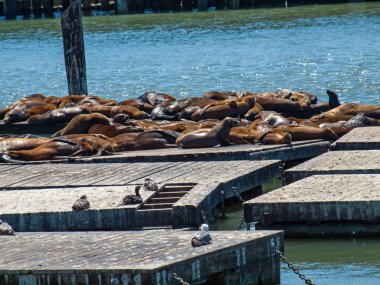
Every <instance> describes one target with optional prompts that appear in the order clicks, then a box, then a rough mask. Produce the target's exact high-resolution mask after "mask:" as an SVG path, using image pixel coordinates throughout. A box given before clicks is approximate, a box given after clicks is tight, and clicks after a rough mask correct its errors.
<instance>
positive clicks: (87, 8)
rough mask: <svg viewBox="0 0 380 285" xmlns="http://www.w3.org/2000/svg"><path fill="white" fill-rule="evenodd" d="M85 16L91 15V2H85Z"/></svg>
mask: <svg viewBox="0 0 380 285" xmlns="http://www.w3.org/2000/svg"><path fill="white" fill-rule="evenodd" d="M82 4H83V14H85V15H90V14H91V0H83V1H82Z"/></svg>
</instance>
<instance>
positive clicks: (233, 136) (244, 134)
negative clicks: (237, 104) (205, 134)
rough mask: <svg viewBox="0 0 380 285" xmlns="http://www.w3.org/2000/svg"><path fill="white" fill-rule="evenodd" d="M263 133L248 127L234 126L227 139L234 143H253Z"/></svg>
mask: <svg viewBox="0 0 380 285" xmlns="http://www.w3.org/2000/svg"><path fill="white" fill-rule="evenodd" d="M260 135H261V133H260V132H258V131H255V130H253V129H249V128H247V127H233V128H232V129H231V131H230V133H229V134H228V135H227V141H228V142H229V143H232V144H253V143H255V142H256V141H257V139H258V138H259V137H260Z"/></svg>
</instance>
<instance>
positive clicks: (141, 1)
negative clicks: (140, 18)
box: [135, 0, 145, 12]
mask: <svg viewBox="0 0 380 285" xmlns="http://www.w3.org/2000/svg"><path fill="white" fill-rule="evenodd" d="M144 2H145V1H144V0H136V1H135V5H136V10H137V11H139V12H144V9H145V3H144Z"/></svg>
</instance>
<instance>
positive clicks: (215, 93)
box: [203, 91, 238, 101]
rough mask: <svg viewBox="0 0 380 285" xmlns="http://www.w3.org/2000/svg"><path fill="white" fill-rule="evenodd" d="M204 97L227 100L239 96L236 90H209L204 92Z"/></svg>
mask: <svg viewBox="0 0 380 285" xmlns="http://www.w3.org/2000/svg"><path fill="white" fill-rule="evenodd" d="M203 97H205V98H210V99H213V100H218V101H220V100H226V99H228V98H230V97H238V96H237V94H236V93H235V92H219V91H209V92H207V93H205V94H203Z"/></svg>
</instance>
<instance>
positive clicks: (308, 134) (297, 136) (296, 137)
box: [273, 125, 338, 141]
mask: <svg viewBox="0 0 380 285" xmlns="http://www.w3.org/2000/svg"><path fill="white" fill-rule="evenodd" d="M277 130H278V131H282V132H286V133H289V134H290V135H291V137H292V140H293V141H304V140H316V139H324V140H329V141H334V140H337V139H338V136H337V135H336V134H334V132H332V131H331V130H330V129H324V128H319V127H318V128H316V127H309V126H291V125H284V126H280V127H278V128H276V129H275V130H273V132H275V131H277Z"/></svg>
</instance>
